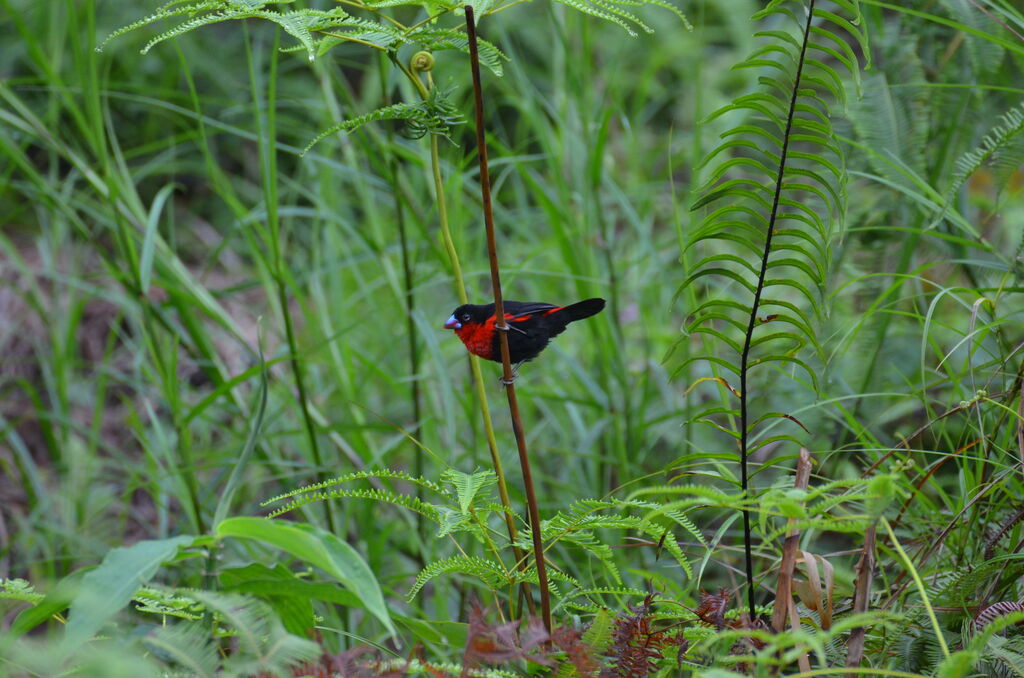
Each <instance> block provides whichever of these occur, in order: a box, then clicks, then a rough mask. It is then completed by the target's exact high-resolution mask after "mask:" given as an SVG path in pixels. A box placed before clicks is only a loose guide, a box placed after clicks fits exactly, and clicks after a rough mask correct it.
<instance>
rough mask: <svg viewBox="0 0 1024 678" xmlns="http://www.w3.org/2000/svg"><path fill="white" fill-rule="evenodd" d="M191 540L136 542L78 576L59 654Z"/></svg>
mask: <svg viewBox="0 0 1024 678" xmlns="http://www.w3.org/2000/svg"><path fill="white" fill-rule="evenodd" d="M194 540H195V537H192V536H189V535H182V536H179V537H172V538H170V539H155V540H147V541H140V542H138V543H137V544H133V545H132V546H128V547H124V548H115V549H112V550H111V551H109V552H108V553H107V555H106V556H104V558H103V562H101V563H100V564H99V565H98V566H97V567H96V568H95V569H94V570H91V571H90V572H88V573H87V574H86V575H85V576H84V577H82V582H81V586H80V588H79V591H78V593H77V594H76V595H75V597H74V598H73V599H72V601H71V610H70V612H69V618H68V623H67V626H66V627H65V630H64V638H63V639H62V640H61V644H60V652H61V654H63V655H65V656H67V655H68V654H70V653H71V652H73V651H74V650H75V649H76V648H77V647H78V646H79V645H81V644H82V643H84V642H85V641H87V640H89V639H90V638H91V637H93V636H94V635H95V634H96V632H98V631H99V630H100V629H101V628H102V627H103V625H104V624H106V623H107V622H108V621H110V619H111V618H113V616H114V615H115V614H117V612H118V611H119V610H120V609H121V608H123V607H124V606H125V605H127V604H128V602H129V601H130V600H131V599H132V596H133V595H135V591H136V590H137V589H138V588H139V587H140V586H142V585H143V584H144V583H146V582H147V581H149V580H150V579H152V577H153V575H155V574H156V571H157V569H159V567H160V565H161V564H163V563H165V562H167V561H168V560H170V559H172V558H174V556H176V555H177V554H178V549H180V548H181V547H183V546H188V545H189V544H191V543H192V542H193V541H194Z"/></svg>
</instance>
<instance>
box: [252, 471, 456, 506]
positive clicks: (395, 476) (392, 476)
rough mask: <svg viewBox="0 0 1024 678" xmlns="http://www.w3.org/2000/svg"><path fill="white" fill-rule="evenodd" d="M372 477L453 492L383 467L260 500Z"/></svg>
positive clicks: (266, 503)
mask: <svg viewBox="0 0 1024 678" xmlns="http://www.w3.org/2000/svg"><path fill="white" fill-rule="evenodd" d="M371 478H373V479H383V480H400V481H404V482H407V483H412V484H413V485H417V486H419V487H422V488H423V489H425V490H430V491H431V492H434V493H436V494H439V495H442V496H444V497H450V496H451V493H450V492H449V491H448V489H447V488H445V487H443V486H441V485H439V484H437V483H435V482H434V481H432V480H429V479H427V478H423V477H422V476H414V475H411V474H409V473H406V472H405V471H394V470H392V469H389V468H381V469H369V470H365V471H355V472H353V473H346V474H345V475H343V476H338V477H337V478H331V479H329V480H325V481H323V482H321V483H315V484H313V485H306V486H304V487H300V488H298V489H295V490H291V491H290V492H285V493H283V494H279V495H277V496H275V497H271V498H270V499H267V500H265V501H263V502H260V506H269V505H270V504H275V503H277V502H280V501H284V500H285V499H290V498H291V497H294V496H296V495H300V494H306V493H310V492H319V491H321V490H326V489H327V488H329V487H334V486H335V485H341V484H343V483H350V482H352V481H355V480H369V479H371Z"/></svg>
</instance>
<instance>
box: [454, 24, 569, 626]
mask: <svg viewBox="0 0 1024 678" xmlns="http://www.w3.org/2000/svg"><path fill="white" fill-rule="evenodd" d="M466 35H467V37H468V38H469V63H470V68H471V69H472V72H473V100H474V104H475V109H476V145H477V156H478V157H479V159H480V198H481V202H482V203H483V209H484V226H485V228H486V229H487V256H488V258H489V259H490V263H491V287H492V288H493V289H494V327H495V329H497V330H498V337H499V343H500V345H501V366H502V370H503V371H502V375H503V377H502V382H503V383H504V384H505V395H507V396H508V409H509V413H510V414H511V416H512V430H513V431H514V432H515V436H516V447H517V448H518V450H519V465H520V466H521V467H522V469H523V485H524V486H525V489H526V504H527V510H528V511H529V514H530V527H531V530H530V532H531V533H532V535H533V557H534V560H536V562H537V583H538V585H539V587H540V607H541V615H542V616H543V619H544V628H546V629H547V630H548V632H549V633H550V632H551V597H550V593H549V591H548V575H547V568H546V567H545V565H544V544H543V541H542V540H541V535H540V512H539V510H538V509H537V495H536V493H535V492H534V489H533V474H532V473H531V472H530V457H529V454H528V452H527V449H526V434H525V433H524V431H523V420H522V417H520V415H519V401H518V400H517V398H516V387H515V384H514V383H513V382H514V380H515V376H514V375H513V374H512V361H511V359H510V358H509V352H508V330H509V327H508V324H507V323H506V322H505V306H504V303H503V300H502V296H501V271H500V269H499V267H498V246H497V242H496V240H495V237H494V215H493V213H492V210H491V178H490V174H489V172H488V169H487V144H486V143H485V142H484V99H483V91H482V88H481V85H480V56H479V54H478V52H477V43H476V22H475V21H474V18H473V8H472V7H471V6H469V5H466Z"/></svg>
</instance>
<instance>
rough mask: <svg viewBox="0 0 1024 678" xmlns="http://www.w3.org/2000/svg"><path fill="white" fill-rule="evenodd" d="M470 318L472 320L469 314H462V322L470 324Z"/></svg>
mask: <svg viewBox="0 0 1024 678" xmlns="http://www.w3.org/2000/svg"><path fill="white" fill-rule="evenodd" d="M469 318H470V316H469V314H468V313H463V314H462V322H464V323H468V322H469Z"/></svg>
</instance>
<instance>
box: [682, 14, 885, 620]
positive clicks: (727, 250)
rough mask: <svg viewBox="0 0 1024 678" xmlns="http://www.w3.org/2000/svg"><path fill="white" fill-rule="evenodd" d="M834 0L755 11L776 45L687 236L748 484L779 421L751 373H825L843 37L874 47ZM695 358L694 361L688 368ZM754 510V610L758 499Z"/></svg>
mask: <svg viewBox="0 0 1024 678" xmlns="http://www.w3.org/2000/svg"><path fill="white" fill-rule="evenodd" d="M824 4H825V3H824V2H820V3H819V2H818V1H817V0H805V1H800V2H797V1H794V0H772V2H770V3H769V4H768V6H767V7H765V8H764V9H763V10H761V11H760V12H758V13H757V14H755V15H754V19H755V20H760V21H764V22H766V23H770V24H771V26H770V30H766V31H762V32H761V33H759V34H758V35H759V36H760V37H762V38H764V39H766V40H767V41H768V42H767V43H766V44H765V45H764V46H762V47H761V48H759V49H757V50H755V51H754V53H753V54H752V55H751V56H750V57H749V58H748V59H747V60H746V61H744V62H743V63H741V64H739V65H738V66H737V68H739V69H756V70H757V72H758V73H759V74H761V75H760V77H759V78H758V82H759V84H760V85H761V88H760V90H759V91H757V92H754V93H750V94H746V95H743V96H741V97H739V98H737V99H736V100H735V101H733V102H732V103H731V104H728V105H726V106H724V107H723V108H721V109H720V110H719V111H717V112H715V113H713V114H712V115H711V116H710V118H709V120H715V119H717V118H720V117H721V116H723V115H726V114H729V116H730V118H738V123H737V124H736V126H734V127H733V128H732V129H730V130H727V131H726V132H724V133H723V134H722V135H721V139H722V141H721V142H720V143H719V144H718V146H716V147H715V148H714V149H712V150H711V152H710V153H709V154H708V156H707V158H706V160H705V162H704V165H703V166H704V167H706V168H708V170H707V174H706V176H707V179H706V181H705V183H704V185H703V186H702V187H701V188H700V189H699V190H698V191H697V196H698V197H697V199H696V201H695V203H694V205H693V209H703V208H705V207H710V208H712V209H711V211H710V212H709V213H708V214H707V215H706V216H705V217H704V219H703V220H702V222H701V224H700V226H699V227H698V228H697V229H696V230H695V232H694V234H693V235H692V236H691V237H690V238H689V239H688V241H687V242H686V243H685V244H684V252H685V251H687V250H690V249H694V250H695V251H696V252H697V255H696V256H697V260H696V262H695V263H694V264H693V265H692V266H691V267H690V275H689V277H688V278H687V279H686V281H685V282H684V288H685V287H687V286H690V285H698V284H699V285H701V286H702V287H703V288H705V289H706V290H708V294H709V295H710V296H711V299H710V300H709V301H706V302H704V303H703V304H702V305H701V307H700V308H699V310H698V311H697V312H696V313H695V314H694V316H693V320H692V322H691V323H690V325H689V326H688V328H687V329H688V332H689V333H701V334H705V335H708V337H709V339H710V340H709V341H708V342H706V344H705V345H708V346H712V347H714V346H716V345H717V346H718V347H720V349H719V350H718V351H716V352H715V353H714V354H710V355H703V356H699V358H700V359H703V360H704V361H706V362H707V363H709V367H710V369H711V371H712V374H714V372H715V371H716V370H717V369H718V368H719V367H727V369H729V371H730V372H732V373H733V374H735V375H737V376H738V378H739V384H738V386H739V388H738V391H739V394H740V395H739V396H738V399H739V410H740V429H739V431H738V432H737V433H738V436H736V437H737V438H738V441H739V448H740V486H741V488H742V490H743V492H744V493H746V492H747V490H748V473H747V455H748V453H749V452H750V451H751V444H750V441H751V438H752V437H753V434H754V430H755V428H757V427H758V426H759V425H760V424H763V422H765V421H767V420H766V419H764V418H762V419H757V420H754V419H753V418H752V417H751V416H750V412H749V404H750V403H749V400H750V390H749V389H748V378H749V374H750V371H751V370H752V369H753V368H754V367H756V366H758V365H770V364H776V365H777V367H778V368H779V369H780V370H783V371H784V370H786V369H787V368H788V369H792V368H795V367H798V368H800V369H801V371H803V372H806V373H807V374H808V375H809V376H810V382H811V384H812V385H813V386H814V388H815V389H817V375H816V370H814V369H813V368H811V366H810V365H809V364H808V363H807V361H806V360H805V359H803V358H800V357H797V355H796V354H798V353H803V352H804V350H805V349H807V348H810V349H812V350H813V353H814V354H815V357H816V358H817V359H818V360H819V361H823V360H824V351H823V350H822V347H821V344H820V342H819V340H818V337H817V336H816V332H815V331H814V327H815V324H816V323H812V322H811V320H812V319H813V320H814V321H821V320H823V319H824V314H823V309H824V308H825V302H826V300H827V296H828V293H827V289H826V288H827V282H828V272H829V271H830V270H831V262H830V244H831V240H832V237H833V233H834V232H835V231H836V230H837V228H838V226H839V225H840V221H841V219H842V216H843V214H844V212H845V208H846V171H845V159H844V157H843V154H842V150H841V148H840V146H839V144H838V143H837V141H836V139H835V135H834V134H833V131H832V126H831V122H830V116H831V114H832V109H833V107H834V106H835V105H839V106H842V105H843V104H844V103H845V94H844V85H843V78H842V77H841V76H840V74H839V72H838V71H837V69H842V70H844V71H848V72H850V73H851V74H853V77H854V78H855V79H856V78H857V77H859V76H858V75H857V74H856V71H857V69H858V64H857V60H856V58H851V57H854V55H853V53H852V52H851V51H850V50H849V49H848V48H847V49H844V48H843V47H841V45H843V44H846V43H848V42H850V41H852V42H854V43H855V44H857V45H859V46H860V47H861V50H862V51H863V53H865V54H867V53H869V52H868V49H867V38H866V36H865V34H864V33H863V31H862V30H861V29H860V28H859V27H858V25H859V23H860V10H859V8H858V5H857V2H856V0H836V1H835V2H832V3H829V8H824V7H822V6H819V5H824ZM712 290H721V291H722V293H714V292H712ZM725 297H728V298H725ZM737 300H739V301H738V303H737ZM766 307H776V308H779V309H785V310H786V311H788V313H786V320H785V321H784V322H785V325H786V327H785V328H784V329H780V327H779V325H776V324H775V323H777V322H779V315H781V314H775V313H774V310H775V309H774V308H771V309H769V308H766ZM794 311H795V312H794ZM716 339H717V340H718V341H715V340H716ZM712 350H714V349H712ZM692 362H693V358H689V359H686V360H685V362H684V367H685V366H689V365H691V364H692ZM697 376H698V377H704V376H707V375H705V374H698V375H697ZM776 439H778V438H776ZM784 439H792V438H790V437H788V436H786V437H785V438H784ZM763 442H765V441H762V443H763ZM673 508H679V507H673ZM743 518H744V536H745V539H744V542H745V543H744V546H745V556H746V573H747V584H748V591H747V598H748V605H749V612H750V615H751V616H752V617H753V616H754V615H755V608H754V591H753V563H752V554H751V546H750V515H749V510H748V509H747V508H744V509H743Z"/></svg>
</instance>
